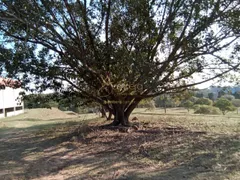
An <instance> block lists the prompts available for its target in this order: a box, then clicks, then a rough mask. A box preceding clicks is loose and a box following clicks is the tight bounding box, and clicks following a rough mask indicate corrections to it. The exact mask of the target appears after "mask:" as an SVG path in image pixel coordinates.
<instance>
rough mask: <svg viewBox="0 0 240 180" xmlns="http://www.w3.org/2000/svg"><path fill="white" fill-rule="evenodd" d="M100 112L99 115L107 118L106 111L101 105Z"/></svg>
mask: <svg viewBox="0 0 240 180" xmlns="http://www.w3.org/2000/svg"><path fill="white" fill-rule="evenodd" d="M100 112H101V117H102V118H104V117H106V118H107V115H106V111H105V109H104V107H103V106H101V108H100Z"/></svg>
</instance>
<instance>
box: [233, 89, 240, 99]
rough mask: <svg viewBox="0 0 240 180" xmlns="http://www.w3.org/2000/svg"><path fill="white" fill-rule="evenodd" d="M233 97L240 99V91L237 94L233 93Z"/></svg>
mask: <svg viewBox="0 0 240 180" xmlns="http://www.w3.org/2000/svg"><path fill="white" fill-rule="evenodd" d="M233 96H234V97H235V99H240V91H236V92H235V93H233Z"/></svg>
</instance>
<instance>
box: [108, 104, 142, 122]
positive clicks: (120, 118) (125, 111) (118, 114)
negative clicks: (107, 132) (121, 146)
mask: <svg viewBox="0 0 240 180" xmlns="http://www.w3.org/2000/svg"><path fill="white" fill-rule="evenodd" d="M139 102H140V99H139V100H135V101H134V102H133V103H130V104H127V105H126V104H124V103H123V104H120V103H119V104H112V108H109V106H108V107H106V108H107V109H108V111H109V116H108V118H107V120H111V117H112V115H114V119H113V122H112V123H111V125H113V126H118V125H122V126H129V125H130V123H129V116H130V114H131V113H132V111H133V110H134V109H135V107H136V106H137V105H138V103H139Z"/></svg>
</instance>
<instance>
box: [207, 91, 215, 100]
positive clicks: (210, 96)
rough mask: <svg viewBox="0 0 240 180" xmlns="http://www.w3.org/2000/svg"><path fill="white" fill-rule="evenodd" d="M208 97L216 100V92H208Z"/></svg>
mask: <svg viewBox="0 0 240 180" xmlns="http://www.w3.org/2000/svg"><path fill="white" fill-rule="evenodd" d="M208 98H209V99H211V100H212V101H214V94H213V93H212V92H211V93H208Z"/></svg>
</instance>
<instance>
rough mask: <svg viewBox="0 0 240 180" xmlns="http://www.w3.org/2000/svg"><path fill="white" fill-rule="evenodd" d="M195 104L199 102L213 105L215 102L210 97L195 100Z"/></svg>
mask: <svg viewBox="0 0 240 180" xmlns="http://www.w3.org/2000/svg"><path fill="white" fill-rule="evenodd" d="M195 104H199V105H209V106H210V105H212V104H213V102H212V101H211V100H210V99H208V98H199V99H198V100H197V101H196V102H195Z"/></svg>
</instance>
